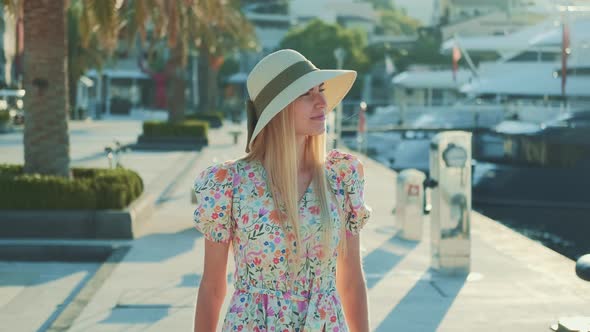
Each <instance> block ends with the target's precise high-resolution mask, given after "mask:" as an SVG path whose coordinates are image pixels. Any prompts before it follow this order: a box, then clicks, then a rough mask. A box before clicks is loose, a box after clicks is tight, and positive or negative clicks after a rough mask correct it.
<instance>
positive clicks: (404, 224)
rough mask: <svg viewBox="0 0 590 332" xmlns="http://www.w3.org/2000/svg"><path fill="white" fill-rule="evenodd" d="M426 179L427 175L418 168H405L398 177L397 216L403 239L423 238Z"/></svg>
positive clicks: (416, 239)
mask: <svg viewBox="0 0 590 332" xmlns="http://www.w3.org/2000/svg"><path fill="white" fill-rule="evenodd" d="M425 179H426V175H424V173H422V172H420V171H418V170H416V169H405V170H403V171H401V172H400V173H399V175H398V177H397V195H396V198H397V203H396V207H395V218H396V223H397V224H398V225H399V228H400V230H401V232H400V235H401V237H402V238H403V239H406V240H412V241H420V240H421V239H422V224H423V222H424V187H423V183H424V180H425Z"/></svg>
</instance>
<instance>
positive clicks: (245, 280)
mask: <svg viewBox="0 0 590 332" xmlns="http://www.w3.org/2000/svg"><path fill="white" fill-rule="evenodd" d="M325 165H326V175H327V177H328V179H329V184H330V187H331V190H332V191H333V192H334V194H335V195H334V197H335V199H336V201H333V199H331V202H329V205H330V210H331V211H330V215H331V219H332V222H333V223H334V229H336V230H339V229H341V226H342V224H341V222H342V220H341V218H340V217H339V213H338V209H337V206H336V204H339V205H340V208H341V211H344V212H345V215H346V217H345V221H344V222H346V225H345V227H346V232H347V233H348V234H349V235H350V234H353V235H354V234H357V233H358V232H359V231H360V230H361V228H362V227H363V226H364V224H365V223H366V222H367V220H368V218H369V215H370V212H371V211H370V208H368V207H367V206H366V205H365V203H364V198H363V186H364V175H363V167H362V164H361V163H360V161H359V160H358V159H357V158H356V157H354V156H353V155H350V154H346V153H343V152H340V151H338V150H332V151H330V152H329V153H328V155H327V158H326V163H325ZM313 188H314V187H313V185H311V184H310V186H309V187H308V188H307V190H306V192H305V193H304V195H303V197H302V198H301V200H300V201H299V217H300V218H299V220H300V234H301V244H298V246H297V248H298V249H297V250H303V251H304V255H303V257H304V258H303V261H302V263H301V264H300V266H301V269H300V270H299V271H298V272H297V275H296V277H295V278H293V280H295V281H294V282H292V283H290V284H291V285H292V287H288V284H287V280H288V278H289V276H288V274H289V268H288V266H287V263H288V262H287V257H289V256H288V253H289V250H290V249H289V248H290V246H289V245H288V242H287V241H293V237H294V236H293V235H290V236H289V237H287V236H286V235H285V232H284V230H283V229H282V227H281V226H280V224H279V210H277V209H275V206H274V203H273V200H272V195H271V192H270V190H269V188H268V186H267V174H266V171H265V169H264V167H263V166H262V164H261V163H260V162H259V161H245V160H237V161H227V162H224V163H222V164H217V165H213V166H210V167H208V168H207V169H205V170H204V171H203V172H201V174H199V176H198V177H197V178H196V180H195V183H194V191H195V193H196V196H197V208H196V210H195V212H194V221H195V223H196V224H195V226H196V228H197V229H198V230H199V231H200V232H202V233H203V234H204V236H205V238H207V239H208V240H211V241H215V242H228V241H231V242H232V247H233V254H234V259H235V271H234V278H233V280H234V288H235V291H234V293H233V295H232V298H231V303H230V305H229V308H228V312H227V313H226V316H225V320H224V323H223V329H222V330H223V331H224V332H225V331H256V332H262V331H299V332H303V331H310V332H312V331H323V329H325V331H327V332H343V331H347V330H348V328H347V326H346V322H345V320H344V315H343V312H342V307H341V303H340V299H339V296H338V294H337V292H336V256H337V245H338V242H339V237H340V234H341V233H340V232H339V231H335V232H332V241H331V244H330V251H331V252H330V254H331V255H332V257H333V258H334V259H328V260H327V262H326V263H323V265H322V260H320V258H319V256H320V254H319V253H320V249H321V233H322V232H321V230H320V220H319V219H320V207H319V200H318V199H317V197H316V196H315V192H314V191H315V190H314V189H313ZM288 234H291V233H288Z"/></svg>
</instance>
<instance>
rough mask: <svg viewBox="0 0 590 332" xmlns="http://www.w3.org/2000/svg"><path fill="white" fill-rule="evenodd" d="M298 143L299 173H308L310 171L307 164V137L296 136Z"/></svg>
mask: <svg viewBox="0 0 590 332" xmlns="http://www.w3.org/2000/svg"><path fill="white" fill-rule="evenodd" d="M295 142H296V144H297V145H296V146H295V147H296V152H297V173H298V174H300V173H306V172H307V171H308V167H307V165H306V164H305V162H306V160H305V144H306V143H307V138H306V136H300V135H297V136H295Z"/></svg>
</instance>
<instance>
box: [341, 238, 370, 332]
mask: <svg viewBox="0 0 590 332" xmlns="http://www.w3.org/2000/svg"><path fill="white" fill-rule="evenodd" d="M360 251H361V250H360V234H358V235H355V236H347V239H346V251H345V252H340V253H339V254H338V261H337V266H336V288H337V289H338V294H339V295H340V298H341V299H342V306H343V308H344V315H345V317H346V323H347V325H348V328H349V330H350V332H369V306H368V303H367V286H366V284H365V277H364V274H363V266H362V262H361V254H360Z"/></svg>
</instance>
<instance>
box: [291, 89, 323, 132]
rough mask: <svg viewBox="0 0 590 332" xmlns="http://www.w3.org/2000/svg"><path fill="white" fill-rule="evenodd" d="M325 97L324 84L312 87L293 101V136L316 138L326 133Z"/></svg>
mask: <svg viewBox="0 0 590 332" xmlns="http://www.w3.org/2000/svg"><path fill="white" fill-rule="evenodd" d="M326 107H327V104H326V96H324V83H322V84H320V85H317V86H314V87H313V88H311V89H309V91H307V92H306V93H304V94H303V95H301V96H299V97H298V98H297V99H295V101H294V103H293V108H294V110H293V111H294V113H295V135H300V136H316V135H321V134H323V133H324V132H325V131H326Z"/></svg>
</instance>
